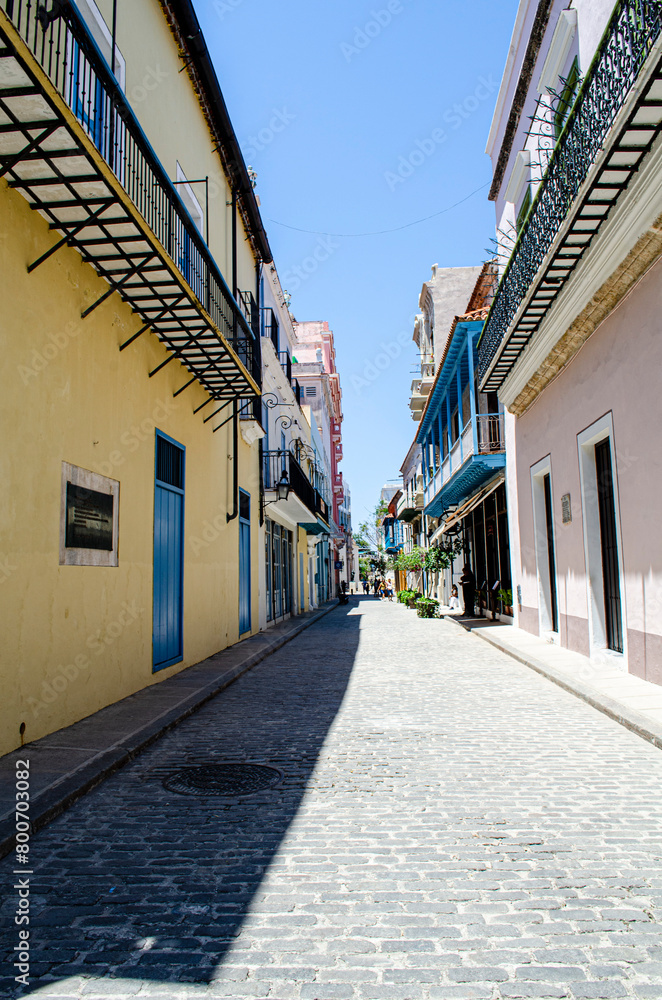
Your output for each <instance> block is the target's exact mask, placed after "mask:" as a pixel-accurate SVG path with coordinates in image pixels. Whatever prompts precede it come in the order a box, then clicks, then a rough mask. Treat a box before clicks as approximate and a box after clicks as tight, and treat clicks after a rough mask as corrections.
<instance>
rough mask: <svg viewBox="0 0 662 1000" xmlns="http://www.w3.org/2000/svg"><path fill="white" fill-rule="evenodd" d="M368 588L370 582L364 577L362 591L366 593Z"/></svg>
mask: <svg viewBox="0 0 662 1000" xmlns="http://www.w3.org/2000/svg"><path fill="white" fill-rule="evenodd" d="M369 590H370V584H369V583H368V581H367V580H366V579H364V580H363V593H364V594H367V593H368V591H369Z"/></svg>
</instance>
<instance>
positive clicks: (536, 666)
mask: <svg viewBox="0 0 662 1000" xmlns="http://www.w3.org/2000/svg"><path fill="white" fill-rule="evenodd" d="M457 624H458V625H460V626H461V627H462V628H464V629H465V631H466V632H470V634H471V635H474V636H476V638H478V639H483V640H484V641H485V642H488V643H489V644H490V645H491V646H494V647H495V648H496V649H499V650H500V651H501V652H502V653H507V654H508V656H511V657H512V658H513V659H514V660H517V661H518V662H519V663H522V664H524V666H525V667H530V668H531V670H535V671H536V673H538V674H542V676H543V677H546V678H547V679H548V680H550V681H553V683H554V684H558V686H559V687H561V688H563V689H564V690H565V691H568V692H569V693H570V694H574V695H576V696H577V697H578V698H581V699H582V701H585V702H587V704H589V705H591V707H592V708H596V709H597V710H598V711H599V712H602V713H603V714H604V715H608V716H609V718H610V719H613V720H614V722H618V724H619V725H621V726H624V727H625V728H626V729H629V730H630V731H631V732H633V733H635V734H636V735H637V736H640V737H641V738H642V739H644V740H646V741H647V742H648V743H652V744H653V746H655V747H657V748H658V749H660V750H662V725H656V723H655V722H653V721H652V720H651V719H647V718H646V717H645V716H644V715H641V714H640V713H639V712H636V711H635V710H634V709H631V708H628V707H627V705H623V704H622V702H619V701H616V699H614V698H610V697H609V695H607V694H603V693H602V692H601V691H598V690H597V688H594V687H591V686H590V685H589V684H585V683H583V681H580V680H576V679H575V678H573V677H568V675H567V674H565V673H563V671H560V670H556V669H555V668H554V667H550V666H549V664H547V663H544V662H543V661H542V660H538V659H537V658H536V657H534V656H525V655H524V654H523V653H520V652H518V651H517V650H514V649H512V648H511V647H510V646H508V644H507V643H505V642H500V641H499V638H498V636H496V635H492V634H489V635H488V634H487V632H480V631H475V630H473V629H467V628H465V626H463V625H462V623H461V622H457ZM494 631H498V630H496V629H495V630H494Z"/></svg>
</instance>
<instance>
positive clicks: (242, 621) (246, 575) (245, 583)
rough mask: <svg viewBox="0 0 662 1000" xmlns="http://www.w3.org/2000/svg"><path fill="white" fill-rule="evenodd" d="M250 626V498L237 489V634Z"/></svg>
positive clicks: (247, 630)
mask: <svg viewBox="0 0 662 1000" xmlns="http://www.w3.org/2000/svg"><path fill="white" fill-rule="evenodd" d="M250 628H251V498H250V496H249V494H248V493H245V492H244V491H243V490H239V634H240V635H241V634H242V633H243V632H249V631H250Z"/></svg>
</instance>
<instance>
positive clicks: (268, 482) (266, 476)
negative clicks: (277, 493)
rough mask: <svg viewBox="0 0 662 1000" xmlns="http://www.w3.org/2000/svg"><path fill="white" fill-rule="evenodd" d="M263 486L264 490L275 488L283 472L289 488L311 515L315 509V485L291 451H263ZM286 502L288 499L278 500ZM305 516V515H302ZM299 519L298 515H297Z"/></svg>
mask: <svg viewBox="0 0 662 1000" xmlns="http://www.w3.org/2000/svg"><path fill="white" fill-rule="evenodd" d="M263 461H264V468H263V479H262V482H263V486H264V489H265V491H267V490H275V489H276V487H277V486H278V483H279V481H280V479H281V478H282V476H283V473H285V474H286V475H287V480H288V483H289V486H290V490H291V492H292V493H294V495H295V496H296V497H298V499H299V500H300V501H301V503H302V504H303V506H304V507H305V508H306V511H307V512H308V513H310V514H311V515H312V514H313V513H314V512H315V509H316V503H317V500H316V497H317V496H318V494H317V492H316V490H315V487H314V486H313V485H312V483H311V482H310V480H309V479H308V477H307V475H306V473H305V472H304V471H303V469H302V468H301V466H300V465H299V463H298V462H297V460H296V458H295V457H294V455H293V454H292V452H291V451H287V450H286V451H283V450H279V451H265V452H264V456H263ZM279 502H282V503H287V502H288V501H279ZM303 516H304V517H305V515H303ZM299 519H300V517H299Z"/></svg>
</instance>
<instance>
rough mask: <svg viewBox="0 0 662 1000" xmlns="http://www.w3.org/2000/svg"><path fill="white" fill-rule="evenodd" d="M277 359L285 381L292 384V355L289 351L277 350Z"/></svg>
mask: <svg viewBox="0 0 662 1000" xmlns="http://www.w3.org/2000/svg"><path fill="white" fill-rule="evenodd" d="M278 360H279V361H280V367H281V368H282V369H283V373H284V375H285V378H286V379H287V381H288V382H289V383H290V385H291V384H292V355H291V354H290V352H289V351H279V352H278Z"/></svg>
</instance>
